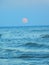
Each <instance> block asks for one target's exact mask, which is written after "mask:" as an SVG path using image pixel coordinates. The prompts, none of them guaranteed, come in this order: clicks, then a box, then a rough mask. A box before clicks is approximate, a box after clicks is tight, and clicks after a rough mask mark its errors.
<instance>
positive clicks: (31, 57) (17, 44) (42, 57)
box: [0, 26, 49, 65]
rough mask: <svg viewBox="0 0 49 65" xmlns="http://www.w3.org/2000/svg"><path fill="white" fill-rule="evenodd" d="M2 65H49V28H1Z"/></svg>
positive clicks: (0, 62)
mask: <svg viewBox="0 0 49 65" xmlns="http://www.w3.org/2000/svg"><path fill="white" fill-rule="evenodd" d="M0 65H49V26H31V27H30V26H28V27H27V26H26V27H1V28H0Z"/></svg>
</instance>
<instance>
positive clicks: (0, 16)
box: [0, 0, 49, 27]
mask: <svg viewBox="0 0 49 65" xmlns="http://www.w3.org/2000/svg"><path fill="white" fill-rule="evenodd" d="M34 25H35V26H36V25H49V0H0V27H2V26H34Z"/></svg>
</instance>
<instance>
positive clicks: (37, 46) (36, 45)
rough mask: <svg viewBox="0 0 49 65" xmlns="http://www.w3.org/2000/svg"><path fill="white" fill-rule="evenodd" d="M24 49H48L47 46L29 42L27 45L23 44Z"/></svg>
mask: <svg viewBox="0 0 49 65" xmlns="http://www.w3.org/2000/svg"><path fill="white" fill-rule="evenodd" d="M23 46H24V47H29V48H30V47H31V48H49V46H48V45H46V44H39V43H31V42H28V43H25V44H23Z"/></svg>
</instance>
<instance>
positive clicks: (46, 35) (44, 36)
mask: <svg viewBox="0 0 49 65" xmlns="http://www.w3.org/2000/svg"><path fill="white" fill-rule="evenodd" d="M41 38H49V34H43V35H41Z"/></svg>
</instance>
